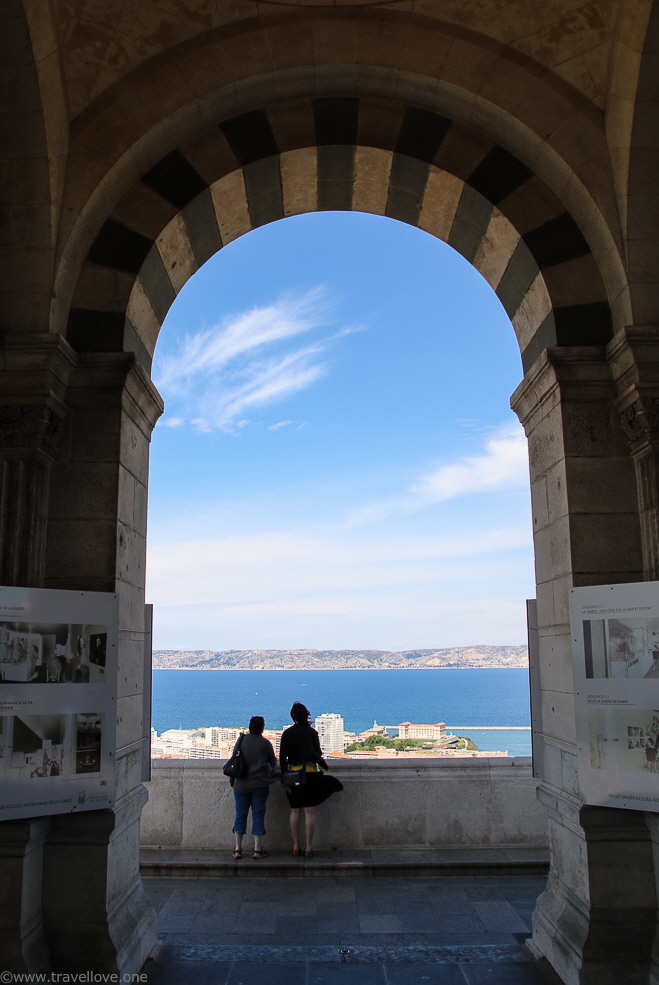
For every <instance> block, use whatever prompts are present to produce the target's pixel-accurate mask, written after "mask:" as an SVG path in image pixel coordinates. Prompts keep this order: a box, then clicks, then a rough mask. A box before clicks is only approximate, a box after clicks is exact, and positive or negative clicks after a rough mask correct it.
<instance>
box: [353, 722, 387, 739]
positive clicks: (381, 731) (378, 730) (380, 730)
mask: <svg viewBox="0 0 659 985" xmlns="http://www.w3.org/2000/svg"><path fill="white" fill-rule="evenodd" d="M388 734H389V733H388V732H387V730H386V728H385V727H384V725H378V723H377V722H376V721H373V727H372V728H367V729H366V730H365V731H364V732H360V733H359V738H360V739H369V738H370V737H371V736H372V735H379V736H381V737H382V738H384V739H386V738H387V737H388Z"/></svg>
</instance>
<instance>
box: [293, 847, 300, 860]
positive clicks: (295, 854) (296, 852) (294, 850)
mask: <svg viewBox="0 0 659 985" xmlns="http://www.w3.org/2000/svg"><path fill="white" fill-rule="evenodd" d="M301 854H302V852H301V851H300V849H299V848H294V849H293V855H294V856H295V858H299V857H300V855H301Z"/></svg>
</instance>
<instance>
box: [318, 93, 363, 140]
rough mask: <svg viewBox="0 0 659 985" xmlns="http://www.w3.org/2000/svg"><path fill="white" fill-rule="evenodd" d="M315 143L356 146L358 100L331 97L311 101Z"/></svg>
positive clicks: (346, 97)
mask: <svg viewBox="0 0 659 985" xmlns="http://www.w3.org/2000/svg"><path fill="white" fill-rule="evenodd" d="M313 116H314V127H315V130H316V141H317V142H318V144H319V145H323V144H356V143H357V124H358V121H359V99H356V98H354V97H352V96H331V97H323V98H319V99H314V100H313Z"/></svg>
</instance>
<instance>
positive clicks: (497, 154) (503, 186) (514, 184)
mask: <svg viewBox="0 0 659 985" xmlns="http://www.w3.org/2000/svg"><path fill="white" fill-rule="evenodd" d="M531 175H532V172H531V171H530V170H529V168H527V166H526V165H525V164H522V162H521V161H520V160H518V159H517V158H516V157H514V156H513V155H512V154H510V153H509V152H508V151H507V150H504V148H503V147H493V148H492V150H491V151H490V152H489V154H487V155H486V157H484V158H483V160H482V161H481V163H480V164H479V165H478V167H477V168H476V169H475V170H474V171H473V172H472V174H471V175H470V177H469V184H470V185H471V187H472V188H475V189H476V191H477V192H480V193H481V195H483V196H484V197H485V198H486V199H487V200H488V201H490V202H492V203H493V204H494V205H496V204H497V203H498V202H500V201H501V200H502V199H504V198H505V197H506V195H510V194H511V192H514V191H515V189H517V188H519V187H520V186H521V185H523V184H524V182H525V181H528V179H529V178H530V177H531Z"/></svg>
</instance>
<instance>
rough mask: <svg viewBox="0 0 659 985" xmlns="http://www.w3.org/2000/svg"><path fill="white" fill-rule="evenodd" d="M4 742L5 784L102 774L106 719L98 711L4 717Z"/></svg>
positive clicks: (0, 754) (0, 734)
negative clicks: (104, 723) (8, 782)
mask: <svg viewBox="0 0 659 985" xmlns="http://www.w3.org/2000/svg"><path fill="white" fill-rule="evenodd" d="M0 742H1V745H0V777H2V779H3V780H4V781H18V780H35V779H36V780H38V779H43V778H45V777H61V778H67V777H68V778H71V777H75V776H79V775H80V774H82V773H98V774H100V773H101V772H102V759H103V757H102V750H103V716H102V715H99V714H97V713H96V712H89V713H87V712H85V713H81V714H72V715H3V716H1V717H0Z"/></svg>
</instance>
